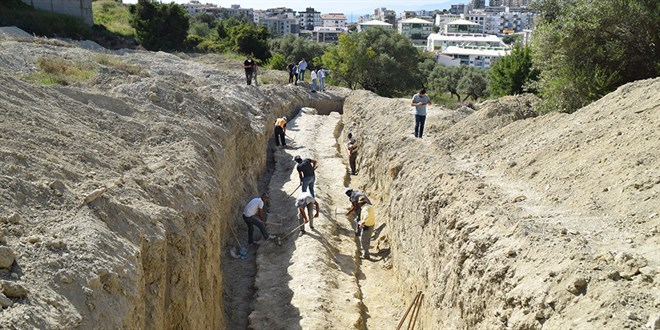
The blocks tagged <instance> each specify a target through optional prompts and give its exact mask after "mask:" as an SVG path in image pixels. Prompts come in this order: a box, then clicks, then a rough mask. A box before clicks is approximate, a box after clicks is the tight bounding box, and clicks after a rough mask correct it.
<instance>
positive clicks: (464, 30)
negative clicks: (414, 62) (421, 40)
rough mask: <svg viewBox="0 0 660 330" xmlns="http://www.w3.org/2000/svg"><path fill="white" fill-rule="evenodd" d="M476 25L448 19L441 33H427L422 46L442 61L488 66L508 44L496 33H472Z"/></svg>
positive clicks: (503, 51)
mask: <svg viewBox="0 0 660 330" xmlns="http://www.w3.org/2000/svg"><path fill="white" fill-rule="evenodd" d="M479 29H480V26H479V24H478V23H474V22H470V21H467V20H456V21H453V22H449V23H447V24H446V25H445V26H444V29H443V32H442V33H434V34H431V35H429V37H428V38H427V40H428V41H427V44H426V50H428V51H431V52H435V54H436V58H437V61H438V62H439V63H441V64H443V65H447V66H458V65H469V66H474V67H479V68H490V67H491V66H492V65H493V63H494V62H495V60H497V58H499V57H502V56H505V55H507V54H508V53H509V47H508V46H507V45H506V44H504V42H502V39H500V38H499V37H497V36H496V35H489V34H483V33H475V31H479Z"/></svg>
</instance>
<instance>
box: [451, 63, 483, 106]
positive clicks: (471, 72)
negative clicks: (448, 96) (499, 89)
mask: <svg viewBox="0 0 660 330" xmlns="http://www.w3.org/2000/svg"><path fill="white" fill-rule="evenodd" d="M458 90H459V91H460V93H461V94H464V95H465V97H464V98H463V102H465V100H467V98H468V97H469V96H471V97H472V99H473V100H475V101H477V100H478V99H479V98H481V97H484V96H486V95H488V75H487V73H486V72H485V71H484V70H481V69H478V68H473V67H469V68H468V70H467V71H466V72H465V74H464V75H463V76H462V77H461V79H460V80H459V81H458Z"/></svg>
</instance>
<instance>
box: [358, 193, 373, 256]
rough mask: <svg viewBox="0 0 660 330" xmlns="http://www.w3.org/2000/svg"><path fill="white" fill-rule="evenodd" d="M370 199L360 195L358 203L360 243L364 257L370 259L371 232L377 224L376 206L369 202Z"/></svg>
mask: <svg viewBox="0 0 660 330" xmlns="http://www.w3.org/2000/svg"><path fill="white" fill-rule="evenodd" d="M368 201H369V199H368V198H367V196H360V199H359V200H358V205H360V220H359V221H358V223H357V226H358V228H359V229H360V232H361V233H360V245H361V247H362V254H361V255H360V257H361V258H362V259H369V258H370V255H369V246H370V245H371V234H372V233H373V231H374V226H375V225H376V216H375V212H374V207H373V206H371V205H370V204H368V203H367V202H368Z"/></svg>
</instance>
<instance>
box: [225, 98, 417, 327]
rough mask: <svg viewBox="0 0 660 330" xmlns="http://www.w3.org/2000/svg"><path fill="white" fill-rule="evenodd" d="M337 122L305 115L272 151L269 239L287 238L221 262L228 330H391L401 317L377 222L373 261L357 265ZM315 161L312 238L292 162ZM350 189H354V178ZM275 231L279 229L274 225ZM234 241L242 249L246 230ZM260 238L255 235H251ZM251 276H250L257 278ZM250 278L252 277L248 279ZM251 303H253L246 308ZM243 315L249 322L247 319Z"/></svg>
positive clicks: (331, 117) (305, 111)
mask: <svg viewBox="0 0 660 330" xmlns="http://www.w3.org/2000/svg"><path fill="white" fill-rule="evenodd" d="M340 121H341V116H340V115H339V114H338V113H331V114H330V115H328V116H325V115H317V114H316V110H314V109H311V108H304V109H303V110H301V112H300V114H299V115H298V116H296V117H295V118H293V119H292V120H290V121H289V124H288V125H287V126H288V127H287V135H288V137H287V141H288V143H289V145H288V146H287V148H281V147H273V148H274V152H273V155H274V163H275V167H274V170H273V172H272V176H271V180H270V186H269V189H268V191H269V193H270V196H271V202H270V208H269V213H268V219H269V222H270V223H271V225H270V226H269V232H270V234H271V235H279V236H280V237H281V236H284V235H286V234H288V233H291V232H292V234H291V235H290V236H288V237H287V238H286V239H284V240H283V241H282V246H278V245H277V244H276V240H273V241H267V242H263V243H262V244H260V245H259V246H258V247H252V248H250V250H249V254H248V258H247V259H246V260H240V259H231V260H227V261H225V262H224V264H223V267H224V271H225V272H226V273H227V275H226V276H225V288H226V289H225V297H226V298H225V303H226V304H227V306H226V309H227V311H226V314H227V320H228V324H227V326H228V328H231V329H234V328H235V329H243V328H250V329H352V328H360V329H389V328H394V327H396V324H397V323H398V319H399V317H400V316H401V314H402V309H403V308H404V306H401V305H402V302H401V299H400V298H399V299H398V297H397V295H396V294H393V293H394V292H396V288H395V286H394V281H393V279H392V278H391V276H390V274H389V271H388V268H389V267H388V260H389V249H388V248H387V244H386V240H385V239H384V237H385V236H386V233H387V226H386V224H385V219H380V218H379V219H378V221H379V224H378V225H377V226H378V230H377V234H376V235H375V237H374V240H373V241H372V253H373V254H374V258H373V259H372V260H360V259H359V258H358V250H357V241H356V240H355V236H354V234H353V229H352V223H351V221H349V220H348V219H347V218H346V216H345V215H344V212H345V208H346V207H348V206H349V205H348V199H347V197H346V196H345V195H344V193H343V192H344V188H345V182H349V181H350V180H351V178H349V177H347V176H346V175H347V171H346V165H345V161H344V160H343V159H342V158H341V155H340V154H339V153H338V151H339V148H338V145H337V141H336V138H335V136H336V134H338V128H339V127H340ZM295 155H301V156H302V157H303V158H313V159H316V160H318V161H319V167H318V169H317V171H316V176H317V179H316V185H315V193H316V197H317V200H318V201H319V204H320V206H321V212H320V215H319V217H318V218H316V219H314V225H315V226H314V227H315V229H314V230H311V229H310V228H309V227H307V232H306V233H305V234H300V232H299V230H297V229H295V227H296V226H297V225H298V221H297V210H296V208H295V206H294V201H295V197H296V196H297V195H298V194H299V193H300V189H299V188H298V187H297V186H298V183H299V179H298V174H297V172H296V171H295V169H294V165H295V163H294V162H293V161H292V158H293V156H295ZM353 180H354V181H353V183H352V186H359V178H358V177H353ZM280 223H281V226H280V225H279V224H280ZM238 235H239V238H240V239H241V241H242V242H244V241H245V239H244V237H243V236H245V229H244V228H240V230H239V233H238ZM257 236H258V235H257ZM255 272H256V276H254V275H253V274H255ZM251 274H252V275H251ZM251 301H252V303H251ZM248 313H249V316H248Z"/></svg>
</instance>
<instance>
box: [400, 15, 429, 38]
mask: <svg viewBox="0 0 660 330" xmlns="http://www.w3.org/2000/svg"><path fill="white" fill-rule="evenodd" d="M398 30H399V33H401V34H402V35H404V36H406V37H408V38H410V39H413V40H419V39H426V38H428V36H429V35H430V34H431V33H433V22H429V21H427V20H423V19H421V18H409V19H404V20H400V21H399V24H398Z"/></svg>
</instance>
